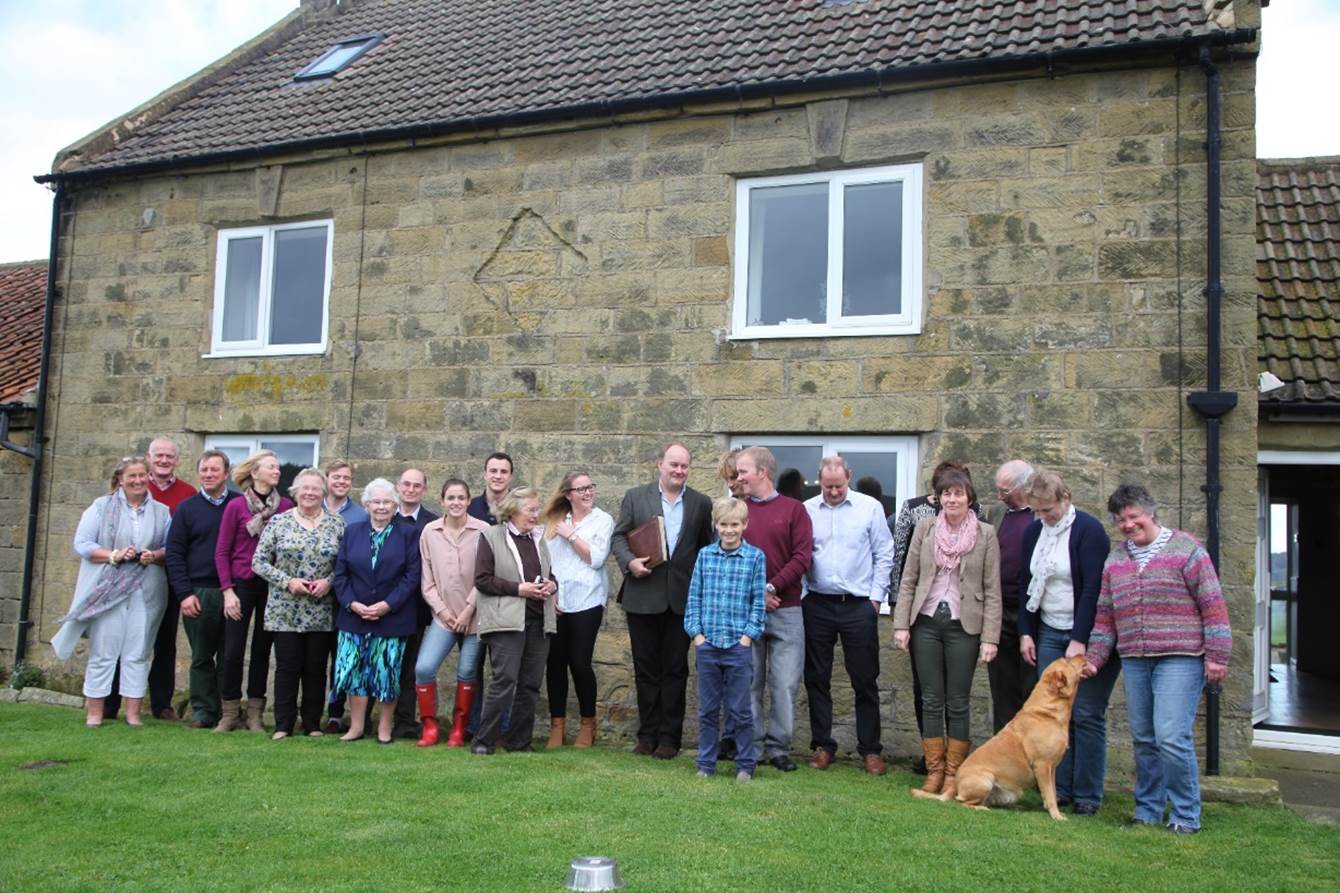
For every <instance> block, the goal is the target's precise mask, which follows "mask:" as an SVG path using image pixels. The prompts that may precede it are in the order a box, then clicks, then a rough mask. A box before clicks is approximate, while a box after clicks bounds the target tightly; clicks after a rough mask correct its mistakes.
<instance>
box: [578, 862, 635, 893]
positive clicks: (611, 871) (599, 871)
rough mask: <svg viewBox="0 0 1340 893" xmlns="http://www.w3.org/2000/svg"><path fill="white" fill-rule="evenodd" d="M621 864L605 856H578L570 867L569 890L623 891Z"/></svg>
mask: <svg viewBox="0 0 1340 893" xmlns="http://www.w3.org/2000/svg"><path fill="white" fill-rule="evenodd" d="M623 887H624V883H623V880H622V879H621V878H620V877H619V863H618V862H616V861H614V860H613V859H607V858H606V857H604V856H578V857H577V858H576V859H573V860H572V865H570V866H569V867H568V889H569V890H622V889H623Z"/></svg>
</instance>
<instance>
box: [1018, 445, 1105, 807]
mask: <svg viewBox="0 0 1340 893" xmlns="http://www.w3.org/2000/svg"><path fill="white" fill-rule="evenodd" d="M1027 496H1028V504H1029V507H1031V508H1032V509H1033V514H1034V515H1035V516H1036V517H1037V520H1036V521H1034V522H1033V523H1032V524H1030V525H1029V526H1028V529H1027V530H1025V531H1024V540H1023V566H1022V568H1021V569H1020V574H1019V591H1020V592H1024V593H1027V595H1026V598H1027V602H1026V603H1025V604H1024V605H1023V609H1022V610H1021V611H1020V612H1019V651H1020V652H1021V653H1022V654H1023V657H1024V660H1026V661H1027V662H1028V663H1030V664H1034V665H1035V666H1037V668H1038V669H1039V670H1041V669H1043V668H1044V667H1046V666H1047V665H1048V664H1050V663H1051V662H1052V661H1054V660H1056V659H1057V658H1058V657H1074V656H1075V655H1077V654H1078V655H1081V656H1082V655H1083V654H1084V653H1085V652H1086V651H1087V649H1088V646H1089V632H1090V631H1091V630H1092V629H1093V621H1094V616H1095V614H1096V612H1097V609H1098V592H1099V589H1101V587H1102V582H1103V562H1104V561H1105V560H1106V559H1107V553H1108V551H1109V550H1110V549H1111V547H1112V543H1111V541H1110V540H1109V539H1108V536H1107V531H1106V530H1104V529H1103V525H1102V522H1100V521H1099V520H1098V519H1097V518H1095V517H1094V516H1093V515H1090V514H1087V513H1085V512H1081V511H1079V510H1077V509H1076V508H1075V506H1074V505H1072V504H1071V502H1070V488H1069V487H1067V486H1066V484H1065V481H1064V480H1062V479H1061V476H1060V475H1059V474H1057V473H1056V472H1054V471H1048V470H1045V469H1039V470H1037V471H1036V472H1035V473H1034V474H1033V479H1032V480H1031V481H1030V482H1029V484H1028V493H1027ZM1119 671H1120V660H1119V659H1118V658H1117V657H1116V655H1113V658H1112V660H1111V661H1110V662H1109V663H1108V664H1107V665H1106V666H1105V667H1104V668H1103V670H1102V672H1100V673H1099V674H1098V675H1097V676H1095V677H1094V678H1092V679H1086V680H1085V681H1083V682H1081V683H1080V686H1079V693H1078V694H1077V695H1076V696H1075V708H1074V711H1073V712H1072V713H1071V716H1070V747H1069V749H1068V750H1066V753H1065V757H1064V758H1062V760H1061V764H1060V765H1059V766H1057V767H1056V799H1057V802H1058V803H1060V804H1061V805H1062V806H1065V805H1066V804H1067V803H1073V804H1074V806H1073V810H1072V811H1073V812H1074V814H1075V815H1093V814H1095V813H1096V812H1098V809H1099V807H1101V806H1102V805H1103V776H1104V774H1105V773H1106V771H1107V701H1108V698H1110V697H1111V695H1112V686H1113V685H1114V684H1115V683H1116V681H1117V674H1118V672H1119Z"/></svg>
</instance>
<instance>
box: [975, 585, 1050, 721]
mask: <svg viewBox="0 0 1340 893" xmlns="http://www.w3.org/2000/svg"><path fill="white" fill-rule="evenodd" d="M1037 673H1038V671H1037V669H1036V668H1035V667H1030V666H1029V665H1028V664H1027V663H1025V662H1024V659H1023V657H1022V656H1020V654H1019V609H1018V608H1005V609H1003V610H1002V611H1001V615H1000V647H999V648H998V649H997V651H996V659H995V660H993V661H991V663H989V664H987V665H986V676H987V679H988V680H990V682H991V725H992V727H993V728H994V729H995V731H997V732H999V731H1000V730H1001V729H1003V728H1005V724H1006V723H1007V722H1009V721H1010V720H1012V719H1014V715H1015V714H1016V713H1018V712H1019V709H1020V708H1021V707H1023V706H1024V701H1027V700H1028V696H1029V695H1030V694H1032V693H1033V683H1034V682H1036V681H1037Z"/></svg>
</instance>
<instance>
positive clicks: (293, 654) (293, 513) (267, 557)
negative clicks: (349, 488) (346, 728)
mask: <svg viewBox="0 0 1340 893" xmlns="http://www.w3.org/2000/svg"><path fill="white" fill-rule="evenodd" d="M289 493H290V494H291V495H292V496H293V498H294V500H295V501H296V502H297V506H296V507H295V508H293V509H290V510H289V511H287V512H284V513H282V514H279V515H275V516H274V518H273V519H272V520H271V521H270V523H269V524H267V525H266V527H265V530H264V531H263V532H262V533H261V539H260V542H259V543H258V544H257V546H256V555H255V557H254V558H253V559H252V561H251V567H252V569H253V570H254V571H255V572H256V575H257V576H259V577H263V578H264V579H265V580H266V581H268V582H269V584H270V594H269V601H268V603H267V604H266V606H265V629H266V631H267V632H271V633H273V634H274V648H275V732H274V735H273V736H272V737H273V739H274V740H275V741H278V740H280V739H281V738H287V737H288V736H289V735H292V734H293V723H294V720H295V719H296V715H297V713H298V685H299V682H301V684H302V727H303V731H304V732H306V733H307V735H308V737H311V738H316V737H319V736H320V735H321V708H322V705H323V704H324V702H325V699H326V661H327V660H328V659H329V657H330V647H331V630H332V629H333V627H334V618H335V598H334V596H332V595H331V585H332V581H333V576H334V572H335V556H336V555H337V554H339V551H340V540H341V539H342V538H343V537H344V521H343V520H342V519H341V518H340V516H339V515H336V514H333V513H331V512H328V511H326V510H325V508H324V506H323V504H322V503H323V501H324V500H325V498H326V478H325V475H323V474H322V473H321V472H320V471H317V470H316V469H315V468H306V469H303V470H302V471H301V472H299V473H298V476H297V477H296V478H294V480H293V486H292V487H291V488H290V489H289Z"/></svg>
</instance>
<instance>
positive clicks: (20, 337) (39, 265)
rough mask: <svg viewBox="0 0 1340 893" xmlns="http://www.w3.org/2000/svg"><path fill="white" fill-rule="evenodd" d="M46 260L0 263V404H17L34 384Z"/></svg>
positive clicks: (40, 352)
mask: <svg viewBox="0 0 1340 893" xmlns="http://www.w3.org/2000/svg"><path fill="white" fill-rule="evenodd" d="M46 292H47V263H46V261H44V260H41V261H30V262H28V263H22V264H0V403H21V402H25V400H24V398H25V395H27V394H28V393H29V392H30V391H32V390H33V389H34V388H36V387H37V367H38V363H39V361H40V359H41V355H42V306H43V301H44V300H45V298H46Z"/></svg>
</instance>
